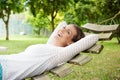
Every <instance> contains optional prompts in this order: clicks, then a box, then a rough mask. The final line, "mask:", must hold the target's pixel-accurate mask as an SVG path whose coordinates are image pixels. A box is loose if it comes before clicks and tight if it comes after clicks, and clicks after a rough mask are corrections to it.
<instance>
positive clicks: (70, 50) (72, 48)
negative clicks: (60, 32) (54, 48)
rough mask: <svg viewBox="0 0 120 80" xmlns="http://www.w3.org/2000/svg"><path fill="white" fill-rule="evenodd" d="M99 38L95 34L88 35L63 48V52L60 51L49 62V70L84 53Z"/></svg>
mask: <svg viewBox="0 0 120 80" xmlns="http://www.w3.org/2000/svg"><path fill="white" fill-rule="evenodd" d="M98 39H99V37H98V35H96V34H91V35H88V36H86V37H84V38H82V39H81V40H79V41H77V42H75V43H73V44H71V45H69V46H67V47H65V48H64V49H63V50H60V51H59V52H58V53H57V55H55V56H54V58H52V60H51V64H52V66H51V68H52V67H55V66H57V65H59V64H62V63H65V62H67V61H69V60H70V59H71V58H73V57H74V56H75V55H76V54H78V53H79V52H81V51H84V50H86V49H88V48H90V47H92V46H93V45H94V44H95V43H96V42H97V41H98Z"/></svg>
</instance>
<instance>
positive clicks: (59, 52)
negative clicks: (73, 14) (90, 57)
mask: <svg viewBox="0 0 120 80" xmlns="http://www.w3.org/2000/svg"><path fill="white" fill-rule="evenodd" d="M97 41H98V35H93V34H92V35H88V36H86V37H84V33H83V32H82V30H81V29H80V28H79V27H78V26H77V25H75V24H69V25H67V23H66V22H61V23H60V24H59V25H58V26H57V28H56V29H55V31H54V32H53V33H52V34H51V36H50V38H49V39H48V41H47V43H46V44H36V45H31V46H29V47H27V48H26V49H25V50H24V51H23V52H21V53H18V54H11V55H0V78H1V79H0V80H22V79H25V78H27V77H33V76H35V75H39V74H41V73H43V72H44V71H47V70H50V69H52V68H54V67H56V66H58V65H60V64H62V63H66V62H67V61H69V60H70V59H71V58H72V57H73V56H75V55H76V54H77V53H79V52H81V51H84V50H86V49H88V48H90V47H91V46H93V45H94V44H95V43H96V42H97Z"/></svg>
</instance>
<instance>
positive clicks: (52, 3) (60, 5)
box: [26, 0, 69, 31]
mask: <svg viewBox="0 0 120 80" xmlns="http://www.w3.org/2000/svg"><path fill="white" fill-rule="evenodd" d="M68 2H69V1H68V0H29V1H28V2H27V3H26V5H27V6H28V7H29V10H30V12H31V13H32V14H33V16H34V17H36V16H37V14H41V13H40V12H41V11H42V12H43V14H44V15H45V16H44V17H48V16H49V17H50V18H49V20H50V24H51V29H52V31H53V30H54V28H55V27H54V25H55V23H54V22H55V21H54V20H55V18H56V16H57V14H58V12H59V11H65V10H66V8H67V5H68Z"/></svg>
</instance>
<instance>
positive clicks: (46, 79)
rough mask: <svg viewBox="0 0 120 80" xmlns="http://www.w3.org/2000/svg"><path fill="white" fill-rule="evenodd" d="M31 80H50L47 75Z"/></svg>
mask: <svg viewBox="0 0 120 80" xmlns="http://www.w3.org/2000/svg"><path fill="white" fill-rule="evenodd" d="M31 79H32V80H51V79H50V78H49V76H48V75H47V74H41V75H38V76H35V77H32V78H31Z"/></svg>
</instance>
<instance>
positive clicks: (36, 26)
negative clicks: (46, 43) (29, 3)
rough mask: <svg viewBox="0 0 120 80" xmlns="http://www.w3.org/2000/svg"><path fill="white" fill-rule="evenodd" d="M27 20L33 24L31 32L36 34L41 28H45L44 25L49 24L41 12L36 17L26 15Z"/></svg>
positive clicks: (38, 33)
mask: <svg viewBox="0 0 120 80" xmlns="http://www.w3.org/2000/svg"><path fill="white" fill-rule="evenodd" d="M27 22H28V23H30V24H31V25H32V26H33V32H34V34H35V35H37V36H39V35H40V32H41V29H43V28H44V29H45V28H46V26H47V25H48V24H49V20H48V19H47V18H46V17H43V15H42V12H41V14H38V15H37V16H36V17H33V16H32V15H28V18H27Z"/></svg>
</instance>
